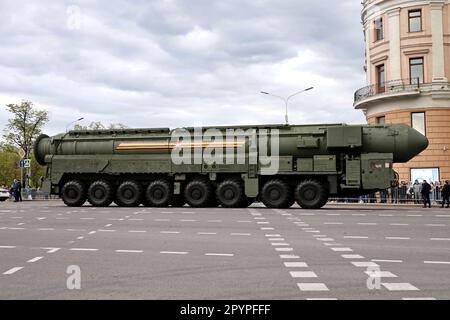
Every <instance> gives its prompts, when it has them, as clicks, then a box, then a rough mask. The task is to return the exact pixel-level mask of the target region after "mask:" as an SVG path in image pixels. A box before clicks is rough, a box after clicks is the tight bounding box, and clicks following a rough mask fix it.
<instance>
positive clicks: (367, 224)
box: [358, 222, 378, 226]
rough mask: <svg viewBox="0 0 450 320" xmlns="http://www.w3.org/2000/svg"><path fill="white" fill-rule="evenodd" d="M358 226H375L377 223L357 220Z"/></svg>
mask: <svg viewBox="0 0 450 320" xmlns="http://www.w3.org/2000/svg"><path fill="white" fill-rule="evenodd" d="M358 224H359V225H360V226H376V225H377V224H378V223H376V222H358Z"/></svg>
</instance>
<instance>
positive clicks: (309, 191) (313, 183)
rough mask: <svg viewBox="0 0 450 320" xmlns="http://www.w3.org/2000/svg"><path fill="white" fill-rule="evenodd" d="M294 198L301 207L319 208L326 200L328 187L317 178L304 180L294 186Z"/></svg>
mask: <svg viewBox="0 0 450 320" xmlns="http://www.w3.org/2000/svg"><path fill="white" fill-rule="evenodd" d="M295 200H296V201H297V203H298V204H299V206H300V207H302V208H303V209H320V208H322V207H323V206H324V205H325V204H326V203H327V201H328V189H327V188H326V187H325V185H324V184H323V183H321V182H320V181H317V180H305V181H302V182H300V183H299V184H298V186H297V188H295Z"/></svg>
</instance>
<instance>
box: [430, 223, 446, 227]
mask: <svg viewBox="0 0 450 320" xmlns="http://www.w3.org/2000/svg"><path fill="white" fill-rule="evenodd" d="M425 226H427V227H445V226H447V225H446V224H437V223H436V224H433V223H430V224H426V225H425Z"/></svg>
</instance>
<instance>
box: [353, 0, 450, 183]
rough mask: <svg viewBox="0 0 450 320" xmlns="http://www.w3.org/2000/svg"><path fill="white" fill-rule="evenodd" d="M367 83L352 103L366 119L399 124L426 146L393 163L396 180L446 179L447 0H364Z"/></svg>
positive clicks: (449, 121)
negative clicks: (424, 140) (418, 135)
mask: <svg viewBox="0 0 450 320" xmlns="http://www.w3.org/2000/svg"><path fill="white" fill-rule="evenodd" d="M362 22H363V25H364V35H365V44H366V64H365V71H366V74H367V84H368V86H366V87H364V88H361V89H359V90H358V91H357V92H356V93H355V103H354V107H355V108H356V109H359V110H362V111H363V112H364V114H365V115H366V118H367V121H368V122H369V123H371V124H377V123H378V124H383V123H405V124H408V125H410V126H412V127H413V128H415V129H417V130H418V131H420V132H422V133H423V134H425V135H426V136H427V137H428V139H429V141H430V145H429V147H428V148H427V150H425V151H424V152H423V153H421V154H420V155H419V156H417V157H416V158H414V159H413V160H412V161H410V162H408V163H405V164H398V165H396V170H397V172H398V173H399V175H400V180H402V181H414V180H416V179H427V180H431V181H438V180H441V181H442V180H450V83H449V79H450V0H432V1H418V0H365V1H364V2H363V11H362Z"/></svg>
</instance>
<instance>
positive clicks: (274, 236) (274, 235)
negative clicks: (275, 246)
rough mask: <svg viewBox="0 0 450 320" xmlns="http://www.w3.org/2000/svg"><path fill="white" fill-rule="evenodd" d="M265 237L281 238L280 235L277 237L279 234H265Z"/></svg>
mask: <svg viewBox="0 0 450 320" xmlns="http://www.w3.org/2000/svg"><path fill="white" fill-rule="evenodd" d="M265 236H266V237H270V238H272V237H273V238H276V237H281V235H279V234H266V235H265Z"/></svg>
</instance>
